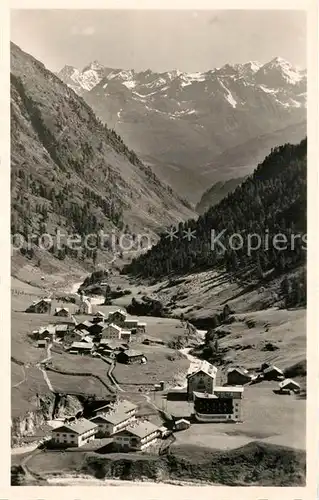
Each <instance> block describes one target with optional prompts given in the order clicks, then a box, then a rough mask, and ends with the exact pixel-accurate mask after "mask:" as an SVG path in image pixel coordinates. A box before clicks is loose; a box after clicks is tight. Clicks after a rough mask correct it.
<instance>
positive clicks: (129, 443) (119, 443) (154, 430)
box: [113, 420, 161, 451]
mask: <svg viewBox="0 0 319 500" xmlns="http://www.w3.org/2000/svg"><path fill="white" fill-rule="evenodd" d="M160 437H161V431H160V429H159V427H157V426H156V425H154V424H152V423H151V422H148V421H147V420H144V421H138V422H136V423H135V424H134V425H130V426H129V427H127V428H126V429H125V430H123V431H121V432H118V433H117V434H115V435H114V437H113V443H114V446H115V447H116V448H117V449H119V450H122V451H143V450H145V449H146V448H148V447H149V446H151V445H154V444H155V443H156V442H157V440H158V439H159V438H160Z"/></svg>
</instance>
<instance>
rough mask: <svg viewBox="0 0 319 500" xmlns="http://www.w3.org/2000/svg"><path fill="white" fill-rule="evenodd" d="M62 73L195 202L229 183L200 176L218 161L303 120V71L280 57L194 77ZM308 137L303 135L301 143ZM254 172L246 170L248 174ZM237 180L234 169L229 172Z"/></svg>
mask: <svg viewBox="0 0 319 500" xmlns="http://www.w3.org/2000/svg"><path fill="white" fill-rule="evenodd" d="M57 74H58V76H59V77H60V78H61V79H62V80H63V81H64V82H65V83H66V84H67V85H69V86H70V87H72V88H73V89H74V90H75V91H76V92H77V93H78V94H80V95H82V96H83V98H84V99H85V100H86V101H87V102H88V104H89V105H90V106H92V108H93V109H94V110H95V112H96V113H97V115H98V116H99V117H100V118H101V119H102V120H103V121H104V122H105V123H107V124H108V125H109V126H111V127H114V128H115V130H116V131H117V132H118V133H120V134H121V135H122V136H123V138H124V140H125V142H126V143H127V144H128V146H129V147H131V148H133V149H134V150H135V151H136V152H137V153H138V154H139V155H140V156H141V157H142V158H143V159H145V161H146V162H148V163H149V164H150V165H152V167H153V168H154V169H155V171H156V172H157V173H158V175H159V176H160V178H161V179H163V180H165V181H166V182H168V183H170V184H171V185H172V187H173V188H174V189H177V190H178V192H179V193H180V194H182V195H183V196H187V197H188V198H189V199H190V200H191V201H193V202H194V201H198V200H199V196H200V195H201V194H202V192H203V191H204V190H205V189H207V182H209V184H213V183H214V182H217V181H219V180H221V179H225V176H224V175H223V171H222V169H221V170H220V171H218V172H217V171H214V169H212V171H211V174H208V176H207V175H206V176H205V177H204V178H203V179H201V178H200V176H199V175H198V174H200V173H201V172H202V170H203V169H205V165H207V164H210V163H213V162H214V159H215V157H217V156H218V155H221V154H223V153H225V152H226V151H227V150H228V149H230V148H235V147H237V146H240V145H241V144H244V143H245V142H247V141H250V140H253V139H254V138H256V137H258V136H259V137H260V136H264V135H267V134H275V132H276V131H278V130H283V129H284V128H286V127H292V128H293V126H294V125H297V124H300V123H303V122H305V120H306V102H307V96H306V92H307V75H306V71H305V70H299V69H297V68H294V67H293V66H292V65H291V64H290V63H289V62H287V61H285V60H284V59H282V58H280V57H277V58H274V59H272V60H271V61H269V62H267V63H266V64H260V63H258V62H248V63H245V64H234V65H230V64H226V65H224V66H223V67H221V68H215V69H212V70H209V71H205V72H197V73H186V72H181V71H178V70H173V71H166V72H162V73H158V72H153V71H151V70H146V71H140V72H136V71H134V70H123V69H113V68H108V67H104V66H103V65H102V64H100V63H98V62H97V61H94V62H93V63H90V64H88V65H87V66H86V67H85V68H83V70H78V69H76V68H74V67H71V66H67V67H64V68H63V69H62V70H61V71H60V72H59V73H57ZM297 126H298V125H297ZM304 135H305V130H303V132H302V134H299V135H298V137H297V142H299V141H300V140H301V139H302V138H303V137H304ZM286 140H288V141H289V142H293V141H292V139H291V138H290V137H287V138H286V137H285V138H284V140H282V139H281V138H280V137H279V138H278V140H276V137H275V136H274V142H273V143H271V147H275V146H277V145H280V144H282V143H283V142H285V141H286ZM263 156H264V155H263ZM254 166H255V165H254V164H253V165H252V164H249V165H246V167H247V169H246V171H245V172H244V175H247V174H249V173H251V172H252V170H253V168H254ZM229 168H230V170H232V165H231V164H230V165H229ZM234 169H235V170H236V167H234ZM185 173H186V175H187V178H188V179H189V183H187V182H186V180H185ZM241 175H243V174H242V172H241V173H240V176H241ZM234 177H238V174H237V173H236V172H234V171H231V172H230V173H229V174H227V178H228V179H229V178H234ZM192 186H193V187H192Z"/></svg>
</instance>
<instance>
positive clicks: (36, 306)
mask: <svg viewBox="0 0 319 500" xmlns="http://www.w3.org/2000/svg"><path fill="white" fill-rule="evenodd" d="M25 312H27V313H38V314H50V312H51V299H41V300H38V301H35V302H33V304H31V306H29V307H28V308H27V309H26V311H25Z"/></svg>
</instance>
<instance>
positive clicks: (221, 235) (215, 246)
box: [126, 139, 307, 293]
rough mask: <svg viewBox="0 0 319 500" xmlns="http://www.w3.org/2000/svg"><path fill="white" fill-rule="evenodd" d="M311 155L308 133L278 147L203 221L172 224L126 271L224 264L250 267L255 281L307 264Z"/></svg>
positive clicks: (157, 272)
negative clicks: (308, 193)
mask: <svg viewBox="0 0 319 500" xmlns="http://www.w3.org/2000/svg"><path fill="white" fill-rule="evenodd" d="M306 155H307V141H306V139H305V140H303V141H302V142H301V143H300V144H298V145H296V146H294V145H291V144H286V145H284V146H280V147H279V148H275V149H274V150H273V151H272V152H271V154H270V155H268V156H267V157H266V158H265V160H264V161H263V162H262V163H261V164H259V165H258V167H257V168H256V170H255V172H254V174H253V175H251V176H250V177H249V178H248V179H246V180H245V181H244V182H243V183H242V184H241V185H240V186H238V187H237V188H236V189H235V191H234V192H232V193H230V194H229V195H228V196H227V197H226V198H224V199H223V200H222V201H221V202H220V203H219V204H218V205H216V206H214V207H212V208H210V209H209V210H208V211H207V212H206V213H205V214H204V215H202V216H200V217H199V218H198V220H197V221H195V220H190V221H188V222H186V223H184V224H180V225H179V227H178V228H172V233H171V234H170V235H169V234H167V233H165V234H163V235H162V237H161V239H160V241H159V242H158V244H157V245H156V246H154V247H153V248H152V249H151V250H150V251H149V252H148V253H147V254H145V255H143V256H141V257H140V258H138V259H136V260H134V261H133V262H132V263H131V265H129V266H128V267H127V268H126V271H127V272H130V273H134V274H137V275H141V276H145V277H147V276H150V277H158V276H167V275H170V274H186V273H190V272H194V271H199V270H203V269H211V268H221V269H226V270H227V271H231V272H233V273H234V274H235V275H236V274H241V275H242V276H243V275H244V274H245V273H246V276H249V279H248V281H249V280H250V278H252V277H255V278H257V279H260V278H264V277H265V276H266V275H267V273H271V274H272V275H274V274H275V275H281V274H283V273H285V272H288V271H289V270H290V269H294V268H295V267H296V266H300V265H303V264H304V263H305V261H306V251H305V249H306V240H305V233H306V209H307V208H306V207H307V202H306V178H307V157H306ZM213 231H214V232H213ZM278 235H281V236H279V239H281V243H280V244H279V243H278V241H277V240H278ZM169 236H170V237H169ZM258 238H259V240H258ZM265 273H266V274H265ZM303 286H304V283H303ZM288 288H289V286H288ZM304 291H305V290H304V289H303V290H302V293H303V292H304ZM298 293H299V291H298Z"/></svg>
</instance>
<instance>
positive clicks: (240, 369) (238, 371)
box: [227, 366, 249, 376]
mask: <svg viewBox="0 0 319 500" xmlns="http://www.w3.org/2000/svg"><path fill="white" fill-rule="evenodd" d="M232 372H237V373H240V374H241V375H247V376H249V372H248V370H246V368H239V366H234V367H232V368H228V370H227V373H232Z"/></svg>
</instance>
